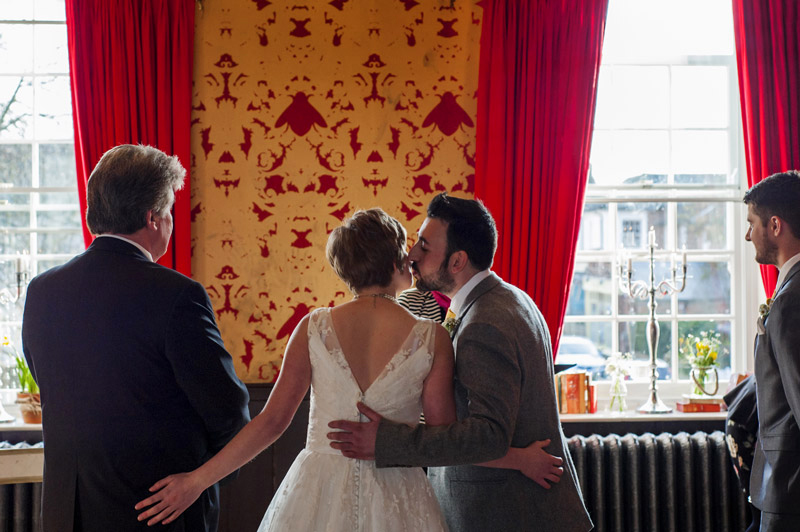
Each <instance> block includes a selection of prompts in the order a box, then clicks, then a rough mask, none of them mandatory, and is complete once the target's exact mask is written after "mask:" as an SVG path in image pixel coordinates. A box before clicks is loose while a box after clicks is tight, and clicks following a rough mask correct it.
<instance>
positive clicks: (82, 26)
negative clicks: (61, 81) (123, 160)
mask: <svg viewBox="0 0 800 532" xmlns="http://www.w3.org/2000/svg"><path fill="white" fill-rule="evenodd" d="M66 7H67V39H68V45H69V66H70V85H71V89H72V113H73V121H74V125H75V158H76V164H77V169H78V194H79V199H80V205H81V218H85V214H86V182H87V181H88V179H89V174H90V173H91V171H92V169H93V168H94V165H95V164H97V161H98V160H99V159H100V156H101V155H102V154H103V153H104V152H105V151H106V150H108V149H110V148H112V147H114V146H116V145H119V144H126V143H127V144H149V145H151V146H155V147H157V148H159V149H160V150H162V151H164V152H166V153H168V154H171V155H177V156H178V158H179V159H180V161H181V164H183V166H184V167H185V168H186V169H187V170H189V168H190V162H191V159H190V157H191V154H190V136H189V128H190V125H191V97H192V92H191V91H192V66H193V53H194V1H193V0H66ZM189 198H190V180H189V176H188V173H187V178H186V181H185V184H184V187H183V190H181V191H180V192H179V193H178V195H177V197H176V199H175V209H174V215H173V216H174V219H175V222H174V227H175V228H174V232H173V237H172V240H171V243H170V248H169V249H168V250H167V253H166V255H164V257H163V258H162V259H161V260H160V261H159V262H161V263H162V264H164V265H165V266H169V267H171V268H174V269H176V270H178V271H180V272H182V273H184V274H186V275H191V225H190V211H191V209H190V206H189ZM83 236H84V240H85V241H86V245H87V246H88V245H89V244H90V243H91V241H92V236H91V234H89V231H88V229H87V228H86V224H85V221H84V224H83Z"/></svg>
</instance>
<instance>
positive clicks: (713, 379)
mask: <svg viewBox="0 0 800 532" xmlns="http://www.w3.org/2000/svg"><path fill="white" fill-rule="evenodd" d="M689 377H690V378H691V379H692V394H693V395H717V392H718V391H719V374H718V373H717V367H716V366H702V365H699V364H692V371H691V373H690V375H689Z"/></svg>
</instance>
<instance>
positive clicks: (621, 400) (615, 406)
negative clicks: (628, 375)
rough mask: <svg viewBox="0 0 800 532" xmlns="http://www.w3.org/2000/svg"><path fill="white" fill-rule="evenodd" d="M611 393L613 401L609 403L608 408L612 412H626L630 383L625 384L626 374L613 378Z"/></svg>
mask: <svg viewBox="0 0 800 532" xmlns="http://www.w3.org/2000/svg"><path fill="white" fill-rule="evenodd" d="M609 395H610V396H611V402H610V403H609V404H608V410H609V411H610V412H625V410H626V409H627V404H626V402H625V398H626V397H627V395H628V385H627V384H625V376H624V375H615V376H614V377H613V378H612V380H611V388H609Z"/></svg>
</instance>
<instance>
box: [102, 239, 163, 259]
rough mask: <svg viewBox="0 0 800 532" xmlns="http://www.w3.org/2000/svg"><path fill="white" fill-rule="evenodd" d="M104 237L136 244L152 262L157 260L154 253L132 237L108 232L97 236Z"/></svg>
mask: <svg viewBox="0 0 800 532" xmlns="http://www.w3.org/2000/svg"><path fill="white" fill-rule="evenodd" d="M103 237H108V238H116V239H117V240H123V241H125V242H127V243H128V244H133V245H134V246H136V247H137V248H139V251H141V252H142V253H144V256H145V257H147V258H148V260H149V261H150V262H155V261H154V260H153V255H151V254H150V252H149V251H147V250H146V249H144V248H143V247H142V245H141V244H139V243H138V242H134V241H133V240H131V239H130V238H125V237H124V236H119V235H112V234H108V233H106V234H103V235H97V238H103Z"/></svg>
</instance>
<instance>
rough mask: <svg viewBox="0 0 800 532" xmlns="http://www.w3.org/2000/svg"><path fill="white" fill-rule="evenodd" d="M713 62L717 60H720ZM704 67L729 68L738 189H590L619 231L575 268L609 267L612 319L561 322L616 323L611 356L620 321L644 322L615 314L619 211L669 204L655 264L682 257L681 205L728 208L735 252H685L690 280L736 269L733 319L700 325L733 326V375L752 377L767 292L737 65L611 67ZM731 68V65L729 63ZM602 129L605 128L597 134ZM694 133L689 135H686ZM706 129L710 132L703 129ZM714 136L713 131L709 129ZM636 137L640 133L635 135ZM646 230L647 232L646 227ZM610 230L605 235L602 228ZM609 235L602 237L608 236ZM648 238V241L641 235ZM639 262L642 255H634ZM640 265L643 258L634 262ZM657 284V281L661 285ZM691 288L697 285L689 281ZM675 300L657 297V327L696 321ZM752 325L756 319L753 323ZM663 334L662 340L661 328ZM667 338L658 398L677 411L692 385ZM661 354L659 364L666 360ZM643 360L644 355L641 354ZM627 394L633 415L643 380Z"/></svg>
mask: <svg viewBox="0 0 800 532" xmlns="http://www.w3.org/2000/svg"><path fill="white" fill-rule="evenodd" d="M715 59H716V60H715ZM698 60H700V61H702V62H701V63H700V64H710V65H724V66H726V67H728V69H729V87H730V89H729V90H730V93H731V97H730V106H731V109H730V116H731V117H735V119H733V120H732V122H731V123H729V125H728V127H727V131H728V132H729V144H730V146H731V150H730V153H731V161H730V167H731V168H738V169H739V170H738V172H737V173H736V175H735V181H736V182H735V183H729V184H726V185H720V186H715V187H714V188H713V189H710V190H709V187H708V186H705V185H702V186H698V185H684V184H680V185H675V184H672V185H669V184H666V185H660V184H652V185H625V186H602V185H587V188H586V196H585V200H584V201H585V204H608V205H609V220H610V223H611V224H612V225H613V226H614V232H615V234H614V244H613V245H614V246H615V248H614V249H613V250H601V251H580V250H579V251H576V256H575V260H576V262H578V261H580V262H605V263H609V264H610V265H611V272H612V273H611V277H612V279H611V281H612V294H613V295H612V298H611V299H612V301H611V308H612V314H611V316H609V315H567V316H565V319H564V323H565V325H566V324H568V323H587V324H589V323H593V322H594V323H608V322H609V321H610V322H611V338H612V351H617V350H618V342H619V325H618V324H619V323H622V322H630V321H635V322H643V321H644V322H646V321H647V318H648V315H646V314H644V315H643V314H637V315H635V316H630V315H627V314H626V315H619V314H618V297H617V295H618V294H621V293H622V292H621V291H620V280H619V277H618V275H617V271H618V269H617V268H618V261H619V260H620V259H621V256H620V253H619V249H616V241H617V240H618V234H617V232H618V231H619V228H620V227H621V220H619V218H618V217H617V210H616V205H617V204H619V203H628V202H637V203H638V202H647V203H650V202H652V203H666V208H667V209H668V212H667V226H666V228H667V229H666V230H667V238H666V240H667V241H666V242H658V243H657V244H658V248H657V250H656V253H655V257H656V261H658V260H659V257H661V258H662V260H664V259H665V260H667V261H668V260H669V256H670V254H671V253H672V252H675V251H677V249H676V248H677V246H676V242H677V234H676V231H675V229H676V227H677V226H676V223H675V222H674V221H673V222H670V220H676V215H677V204H678V203H683V202H692V201H697V202H721V203H724V204H725V205H726V213H727V219H728V224H727V233H728V234H727V243H728V246H730V247H729V248H728V249H725V250H720V251H717V250H709V251H699V250H690V251H688V259H689V272H688V275H689V276H690V277H691V275H692V272H691V264H692V261H703V260H709V259H716V260H727V261H730V264H731V293H730V297H731V302H730V303H731V307H730V314H717V315H714V314H702V315H701V316H702V317H701V318H699V319H719V320H726V321H730V322H731V338H730V341H731V345H730V354H731V371H732V372H733V373H747V372H752V371H753V338H754V337H755V334H756V330H755V315H756V314H755V312H749V310H750V309H756V308H757V307H758V303H759V302H761V301H763V299H764V297H765V296H764V291H763V288H762V284H761V279H760V272H759V269H758V267H757V265H756V263H755V261H754V251H753V249H752V245H751V244H750V243H748V242H746V241H745V240H744V232H745V229H746V227H745V225H746V224H745V219H746V207H745V206H744V204H743V203H742V196H743V195H744V192H745V191H746V190H747V181H746V175H745V169H746V162H745V156H744V147H743V145H742V133H741V131H742V126H741V112H740V110H739V92H738V84H737V81H738V80H737V71H736V64H735V57H734V58H733V59H732V60H731V59H729V58H727V57H726V58H725V59H719V58H715V57H714V56H692V57H691V58H683V60H682V61H675V62H671V63H666V62H657V63H655V62H654V63H644V62H640V63H632V62H624V61H620V62H615V63H614V65H624V66H626V67H627V66H654V65H661V66H663V65H665V64H668V65H670V72H671V67H672V66H683V65H690V64H697V63H696V61H698ZM731 63H732V64H731ZM598 129H600V128H598ZM612 129H613V130H615V131H620V130H622V129H621V128H607V129H606V130H612ZM689 129H691V128H689ZM702 129H709V128H702ZM711 129H713V128H711ZM637 130H638V129H637ZM675 130H684V129H683V128H672V127H669V128H668V131H675ZM667 179H668V183H672V182H673V174H672V173H670V174H669V175H668V177H667ZM642 230H643V231H646V230H647V228H646V227H643V228H642ZM604 231H606V232H607V231H608V229H607V228H606V229H604ZM604 234H605V233H604ZM640 238H643V235H642V236H640ZM639 252H640V253H642V254H644V246H641V247H640V248H639ZM637 256H638V254H637ZM637 260H640V261H641V260H643V259H637ZM659 280H660V279H656V282H658V281H659ZM688 282H690V283H691V282H692V279H691V278H690V279H689V280H688ZM666 297H670V298H671V305H669V306H670V312H669V313H665V312H664V309H665V307H666V305H664V304H663V301H664V298H658V299H657V302H661V304H660V305H659V306H658V307H657V308H656V319H657V320H658V321H659V323H660V324H663V323H664V322H665V321H670V322H672V323H673V325H677V323H678V321H679V317H680V320H681V321H686V320H687V319H688V320H691V319H692V318H693V317H694V315H691V314H678V304H677V302H678V296H677V294H673V295H671V296H666ZM750 318H752V319H750ZM661 334H665V331H664V329H663V327H662V331H661ZM669 334H671V335H672V338H671V342H670V343H671V345H672V346H673V353H672V354H671V356H670V357H669V359H670V365H671V375H672V377H671V379H670V380H659V381H658V391H659V397H661V399H662V400H664V401H665V402H667V403H668V404H674V402H675V401H677V400H680V399H681V396H682V395H683V394H685V393H687V392H688V391H689V380H688V379H679V378H678V375H679V374H678V362H679V358H678V356H677V345H678V344H677V342H678V328H677V327H676V326H672V327H671V328H670V332H669ZM661 355H662V354H661V353H659V357H660V358H661ZM639 356H640V357H641V354H639ZM597 384H598V393H599V398H600V405H601V408H602V407H603V406H604V404H607V402H608V397H609V389H610V381H607V380H606V381H599V382H598V383H597ZM626 384H627V388H628V401H627V402H628V404H627V408H628V409H629V410H635V409H636V408H638V407H639V406H640V405H641V404H642V403H644V402H645V400H646V398H647V397H648V394H649V380H647V379H644V380H642V379H639V380H630V381H627V382H626ZM727 384H728V383H727V382H720V390H721V392H720V393H722V392H724V390H725V389H726V387H727Z"/></svg>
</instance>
